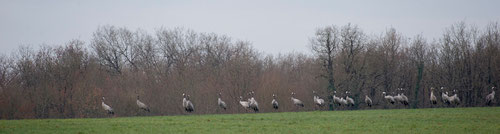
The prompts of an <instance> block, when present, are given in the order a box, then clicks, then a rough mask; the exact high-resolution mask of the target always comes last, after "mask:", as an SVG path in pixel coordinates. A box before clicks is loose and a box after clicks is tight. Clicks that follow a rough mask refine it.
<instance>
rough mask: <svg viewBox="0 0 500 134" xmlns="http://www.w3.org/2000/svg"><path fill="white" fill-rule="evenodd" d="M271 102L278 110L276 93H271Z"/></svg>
mask: <svg viewBox="0 0 500 134" xmlns="http://www.w3.org/2000/svg"><path fill="white" fill-rule="evenodd" d="M271 104H272V105H273V108H274V109H275V110H278V108H279V105H278V101H276V95H274V94H273V100H272V101H271Z"/></svg>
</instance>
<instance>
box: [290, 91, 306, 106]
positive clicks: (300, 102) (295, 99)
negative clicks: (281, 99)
mask: <svg viewBox="0 0 500 134" xmlns="http://www.w3.org/2000/svg"><path fill="white" fill-rule="evenodd" d="M294 96H295V93H294V92H292V97H291V100H292V103H293V104H294V105H295V106H300V107H304V103H302V101H301V100H299V99H297V98H295V97H294Z"/></svg>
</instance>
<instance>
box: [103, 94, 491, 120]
mask: <svg viewBox="0 0 500 134" xmlns="http://www.w3.org/2000/svg"><path fill="white" fill-rule="evenodd" d="M434 89H435V88H434V87H431V88H430V97H429V100H430V104H431V106H432V105H436V104H437V97H436V96H435V95H434ZM440 89H441V100H442V102H443V104H447V105H453V106H457V105H460V98H459V97H458V93H457V90H451V91H452V92H453V93H454V94H453V95H450V94H449V93H448V91H446V90H445V87H441V88H440ZM404 90H405V89H403V88H397V89H396V92H399V93H397V94H396V92H392V94H393V95H390V94H388V93H387V92H382V97H383V100H385V102H386V103H388V104H389V105H395V104H397V103H401V104H402V105H404V106H408V105H409V99H408V97H407V96H406V95H405V94H404ZM331 93H332V94H331V97H332V103H331V104H333V105H338V106H346V107H352V106H355V105H356V103H355V101H354V99H353V98H351V97H349V94H350V93H351V92H350V91H346V92H345V94H344V96H345V97H338V96H337V92H336V91H333V92H331ZM295 94H296V93H295V92H291V96H290V100H291V102H292V104H293V105H294V106H295V107H296V108H302V107H305V105H304V102H302V101H301V100H299V99H298V98H296V97H295ZM247 95H249V96H250V98H248V99H246V100H244V99H243V97H242V96H239V104H240V105H241V106H242V107H243V109H245V110H247V111H248V110H252V111H253V112H259V104H258V102H257V100H256V99H255V92H254V91H250V92H248V94H247ZM182 96H183V99H182V107H183V108H184V111H186V112H188V113H191V112H193V111H194V104H193V103H192V102H191V100H190V95H187V94H185V93H183V94H182ZM217 97H218V98H217V105H218V106H219V107H220V108H221V109H223V110H226V109H228V106H227V104H226V102H224V101H223V100H222V93H221V91H219V93H218V94H217ZM272 97H273V99H272V101H271V103H270V104H271V106H272V108H273V109H274V110H278V108H279V104H278V100H277V99H276V98H277V96H276V95H275V94H272ZM485 99H486V101H485V102H486V105H491V104H492V103H493V102H494V99H495V87H491V93H489V94H487V95H486V96H485ZM313 102H314V104H315V105H316V106H318V107H319V108H321V107H323V106H325V104H326V103H325V100H324V99H322V98H321V97H320V96H319V95H318V93H317V92H316V91H313ZM136 104H137V106H138V108H139V109H141V110H144V111H146V112H151V111H150V107H148V105H146V104H145V103H143V102H141V101H140V100H139V95H137V100H136ZM268 104H269V103H268ZM365 104H366V105H367V106H368V107H372V105H374V104H373V101H372V99H371V98H370V97H369V95H367V94H365ZM101 106H102V108H103V109H104V110H105V111H106V113H107V114H108V115H114V114H115V112H114V110H113V108H111V106H110V105H108V104H106V103H105V98H104V96H103V97H102V103H101Z"/></svg>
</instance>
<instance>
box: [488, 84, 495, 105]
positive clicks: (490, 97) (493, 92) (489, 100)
mask: <svg viewBox="0 0 500 134" xmlns="http://www.w3.org/2000/svg"><path fill="white" fill-rule="evenodd" d="M493 100H495V87H491V93H490V94H488V95H486V104H487V105H490V104H491V103H492V102H493Z"/></svg>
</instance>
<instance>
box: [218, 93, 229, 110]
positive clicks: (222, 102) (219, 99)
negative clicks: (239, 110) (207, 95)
mask: <svg viewBox="0 0 500 134" xmlns="http://www.w3.org/2000/svg"><path fill="white" fill-rule="evenodd" d="M218 95H219V97H218V98H217V104H218V105H219V107H220V108H222V109H224V110H226V109H227V105H226V102H224V101H222V99H221V96H222V93H221V92H219V94H218Z"/></svg>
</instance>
